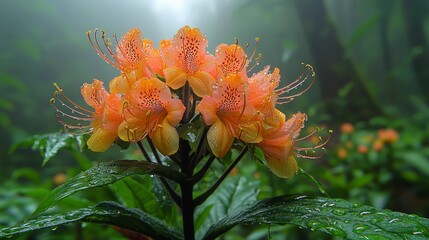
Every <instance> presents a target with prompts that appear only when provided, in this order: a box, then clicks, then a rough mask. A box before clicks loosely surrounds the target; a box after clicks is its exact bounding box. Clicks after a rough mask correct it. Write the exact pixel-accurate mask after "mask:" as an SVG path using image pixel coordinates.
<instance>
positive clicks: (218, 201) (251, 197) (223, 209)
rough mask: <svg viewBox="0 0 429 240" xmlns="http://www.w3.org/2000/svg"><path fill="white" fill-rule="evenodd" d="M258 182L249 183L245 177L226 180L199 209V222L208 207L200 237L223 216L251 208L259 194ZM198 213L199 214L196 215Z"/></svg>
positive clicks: (199, 233)
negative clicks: (208, 212)
mask: <svg viewBox="0 0 429 240" xmlns="http://www.w3.org/2000/svg"><path fill="white" fill-rule="evenodd" d="M259 184H260V182H259V181H251V180H249V179H247V178H245V177H238V176H237V177H232V178H228V179H227V180H226V181H225V182H224V183H222V185H221V186H220V187H219V188H218V189H217V190H216V191H215V192H214V193H213V195H212V196H210V197H209V198H208V199H207V201H206V202H204V204H202V205H201V206H200V207H199V208H200V209H202V210H200V211H198V212H197V214H196V215H197V217H196V219H199V221H202V220H201V217H202V216H204V215H203V214H205V211H206V210H205V209H206V208H207V207H210V214H208V216H207V218H206V219H205V221H204V224H203V225H202V226H201V229H199V232H198V235H202V234H204V233H205V232H206V230H207V229H208V228H209V227H210V226H211V225H213V224H216V223H218V222H219V221H220V220H221V219H222V218H223V217H224V216H226V215H228V214H231V213H233V212H235V211H237V210H241V209H244V208H246V207H247V206H251V205H252V204H253V203H255V202H256V200H257V196H258V193H259ZM198 213H199V214H198ZM200 215H201V216H200Z"/></svg>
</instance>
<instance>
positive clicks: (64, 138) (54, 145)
mask: <svg viewBox="0 0 429 240" xmlns="http://www.w3.org/2000/svg"><path fill="white" fill-rule="evenodd" d="M29 146H31V148H32V149H33V150H39V151H40V154H41V155H42V157H43V163H42V165H45V164H46V163H47V162H48V161H49V160H51V159H52V158H53V157H54V156H55V155H56V154H57V153H58V151H59V150H61V149H63V148H66V149H75V148H78V149H79V150H80V151H82V149H83V147H84V146H85V141H84V136H82V135H74V134H70V133H65V132H56V133H48V134H43V135H34V136H32V137H29V138H28V139H26V140H24V141H22V142H19V143H17V144H15V145H14V146H13V147H12V148H11V150H10V152H11V153H13V152H14V151H15V150H16V149H17V148H27V147H29Z"/></svg>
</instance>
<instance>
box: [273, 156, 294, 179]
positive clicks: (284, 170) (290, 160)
mask: <svg viewBox="0 0 429 240" xmlns="http://www.w3.org/2000/svg"><path fill="white" fill-rule="evenodd" d="M267 161H268V168H269V169H270V170H271V171H272V172H273V173H274V174H275V175H277V176H278V177H281V178H292V177H293V176H294V175H295V173H296V172H297V171H298V163H297V162H296V160H295V157H294V156H292V155H290V156H289V157H287V158H283V159H267Z"/></svg>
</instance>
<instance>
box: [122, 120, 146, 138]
mask: <svg viewBox="0 0 429 240" xmlns="http://www.w3.org/2000/svg"><path fill="white" fill-rule="evenodd" d="M147 124H148V122H147V121H145V120H144V119H139V118H130V119H127V120H126V121H123V122H122V123H121V124H120V125H119V127H118V136H119V138H120V139H121V140H123V141H126V142H135V141H138V140H141V139H143V138H144V137H145V136H146V135H147Z"/></svg>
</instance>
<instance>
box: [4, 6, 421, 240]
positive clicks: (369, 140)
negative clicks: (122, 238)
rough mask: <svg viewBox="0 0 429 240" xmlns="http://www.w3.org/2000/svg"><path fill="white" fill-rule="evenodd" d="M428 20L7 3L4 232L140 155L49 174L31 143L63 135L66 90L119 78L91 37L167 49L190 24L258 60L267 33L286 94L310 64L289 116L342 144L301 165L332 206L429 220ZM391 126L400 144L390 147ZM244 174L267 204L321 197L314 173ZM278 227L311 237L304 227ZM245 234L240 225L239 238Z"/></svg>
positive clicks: (323, 12)
mask: <svg viewBox="0 0 429 240" xmlns="http://www.w3.org/2000/svg"><path fill="white" fill-rule="evenodd" d="M428 10H429V2H428V1H424V0H413V1H408V0H378V1H371V0H346V1H345V0H323V1H311V0H270V1H257V0H217V1H197V0H189V1H185V0H177V1H168V0H159V1H137V0H135V1H123V2H118V1H113V0H107V1H103V2H99V1H91V2H89V1H83V0H76V1H52V0H39V1H24V0H16V1H2V2H1V3H0V19H1V21H0V30H1V33H2V37H1V39H0V42H1V44H0V136H1V137H0V225H3V226H8V225H13V224H15V223H16V222H17V221H20V220H22V219H23V218H24V217H26V216H28V215H29V214H30V213H31V212H32V211H33V210H34V209H35V207H36V206H37V203H38V202H39V201H40V199H41V198H42V197H43V195H44V194H45V193H46V192H47V191H49V190H50V189H52V188H53V187H55V185H56V184H58V182H57V181H58V180H61V179H60V178H61V177H63V178H67V177H71V176H73V175H75V174H76V173H78V172H80V171H82V170H83V169H84V168H85V167H84V166H82V165H83V164H82V161H83V160H82V159H91V161H92V162H95V163H96V162H101V161H108V160H111V159H120V158H122V157H123V155H124V154H128V153H129V152H130V151H133V149H131V150H127V151H119V147H117V146H114V147H112V149H110V150H109V151H108V152H107V153H106V154H94V153H91V152H89V151H87V150H84V152H80V151H78V150H76V149H70V151H63V152H61V153H60V154H59V156H57V157H55V159H53V160H52V161H50V162H49V163H48V164H46V165H45V166H44V167H42V166H41V165H42V161H43V157H42V156H41V155H40V152H39V151H38V150H37V149H35V150H34V149H31V146H28V144H27V145H26V140H27V139H28V138H29V137H31V136H33V135H35V134H39V135H41V134H44V133H50V132H56V131H59V130H61V125H60V124H59V123H58V122H57V119H56V118H55V113H54V110H53V109H52V108H51V107H50V105H49V100H50V98H51V97H52V94H53V92H54V87H53V83H54V82H56V83H58V84H59V85H60V86H61V87H62V88H63V89H64V91H65V93H66V94H67V95H68V96H69V97H70V98H72V99H75V100H76V101H77V102H79V103H83V100H81V96H80V91H79V90H80V86H81V85H82V84H83V83H85V82H92V79H94V78H97V79H100V80H103V81H105V82H107V81H110V80H111V79H112V78H113V77H114V76H116V75H117V74H118V71H117V70H116V69H114V68H113V67H111V66H109V65H108V64H106V63H105V62H104V61H103V60H101V59H100V58H99V57H98V56H97V54H96V53H95V51H94V50H93V49H92V48H91V46H90V44H89V43H88V40H87V37H86V35H85V32H86V31H88V30H94V29H95V28H99V29H102V30H105V31H106V32H107V34H108V35H112V34H114V33H116V34H117V35H118V36H121V35H122V34H123V33H125V32H126V31H127V30H129V29H130V28H133V27H138V28H141V29H142V31H143V37H145V38H149V39H151V40H152V41H153V42H154V45H155V46H158V43H159V41H160V40H161V39H167V38H172V37H173V36H174V34H175V33H176V31H177V30H178V29H179V28H180V27H182V26H184V25H190V26H191V27H198V28H200V30H201V31H202V32H203V33H205V34H206V36H207V38H208V41H209V47H208V50H209V51H210V52H212V53H213V52H214V49H215V47H216V46H217V45H218V44H220V43H224V42H225V43H228V44H232V43H234V42H235V38H237V39H238V40H239V43H240V44H242V45H246V43H249V49H248V53H250V52H251V51H252V50H253V47H254V45H255V44H254V39H255V37H259V38H260V39H261V41H260V43H259V49H258V52H259V53H261V54H262V56H263V58H262V60H261V61H260V65H259V66H257V67H256V68H255V69H254V70H253V71H259V70H261V69H262V68H263V66H265V65H270V66H271V67H272V68H273V67H278V68H280V73H281V75H282V83H283V84H286V83H287V82H290V81H292V80H294V79H295V78H296V77H297V76H298V75H299V74H300V73H301V71H302V65H301V63H309V64H311V65H312V66H313V67H314V69H315V72H316V74H317V80H316V83H315V85H314V86H313V88H312V89H311V90H309V91H308V92H307V93H306V94H305V95H304V96H301V97H299V98H297V99H296V100H294V101H293V102H291V103H289V104H287V105H282V108H283V109H282V110H284V112H286V114H292V113H294V112H296V111H302V112H306V113H307V114H308V116H309V122H308V124H307V125H308V126H309V127H310V129H311V128H313V129H314V127H315V126H318V125H320V124H322V126H325V128H327V129H333V130H334V135H333V137H332V139H331V141H330V143H329V145H328V146H327V147H326V148H327V150H326V153H325V155H324V156H323V158H321V159H318V160H315V161H311V160H310V161H309V160H300V161H299V164H300V166H301V167H302V168H303V169H305V171H307V172H308V173H310V174H312V175H313V176H314V177H315V178H316V179H318V180H319V181H320V182H321V184H322V185H323V187H324V188H325V190H326V191H327V192H328V193H329V194H330V196H332V197H339V198H346V199H349V200H352V201H356V202H360V203H363V204H369V205H372V206H376V207H379V208H389V209H392V210H395V211H402V212H407V213H416V214H419V215H421V216H424V217H429V191H428V190H429V183H428V181H426V179H428V177H429V125H428V124H427V123H428V122H429V107H428V106H429V48H428V46H429V42H428V39H429V11H428ZM344 123H350V124H351V125H350V124H348V125H345V124H344ZM344 126H348V127H349V128H345V127H344ZM350 127H351V128H350ZM386 129H388V130H393V132H396V133H397V138H396V139H391V140H389V141H384V142H383V145H382V146H381V148H380V145H378V147H377V146H376V145H375V144H376V142H377V140H380V138H381V137H380V132H382V131H384V130H386ZM44 157H46V156H44ZM76 159H78V161H76ZM79 159H81V161H80V162H79ZM248 161H251V160H250V159H249V160H248ZM243 162H244V163H243ZM237 171H238V172H239V173H241V174H250V175H252V176H253V177H254V178H257V179H260V181H261V193H260V197H263V196H275V195H279V194H285V193H304V192H310V193H316V194H317V193H318V190H317V188H315V187H314V186H313V185H312V184H311V183H309V182H308V181H307V180H306V179H305V178H303V177H302V176H300V175H298V176H296V177H295V178H294V179H292V180H284V179H278V178H276V177H274V176H272V174H270V173H269V171H268V170H267V169H266V168H265V167H264V166H262V165H260V164H257V163H256V162H255V164H248V163H246V161H242V163H241V164H240V165H239V166H238V170H237ZM59 174H60V175H59ZM60 182H61V181H60ZM92 194H93V196H90V197H89V198H90V199H91V197H92V199H93V200H94V201H97V199H98V198H99V197H97V196H96V193H92ZM103 194H104V195H107V196H110V195H111V194H112V193H109V192H103ZM89 195H91V193H89ZM65 231H67V230H65ZM83 231H88V230H83ZM109 231H111V232H114V230H112V229H110V230H109ZM261 231H262V232H266V229H265V230H261ZM275 231H278V232H282V233H285V232H288V233H289V234H292V235H291V236H293V234H295V235H296V236H303V235H302V234H307V233H303V232H302V230H300V229H298V228H294V227H291V226H286V227H280V228H278V229H275V230H274V232H275ZM100 234H101V236H102V234H110V232H107V233H106V232H104V233H100ZM234 234H235V235H234ZM246 234H247V232H246V231H244V230H242V229H241V230H240V229H238V230H235V232H233V233H232V235H231V236H235V237H236V238H237V239H240V237H241V238H244V237H246V236H247V237H248V235H246ZM300 234H301V235H300ZM311 234H321V233H311ZM118 236H119V235H118ZM320 236H324V237H326V236H325V235H323V234H321V235H320ZM101 238H102V237H101ZM256 239H257V238H256Z"/></svg>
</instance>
